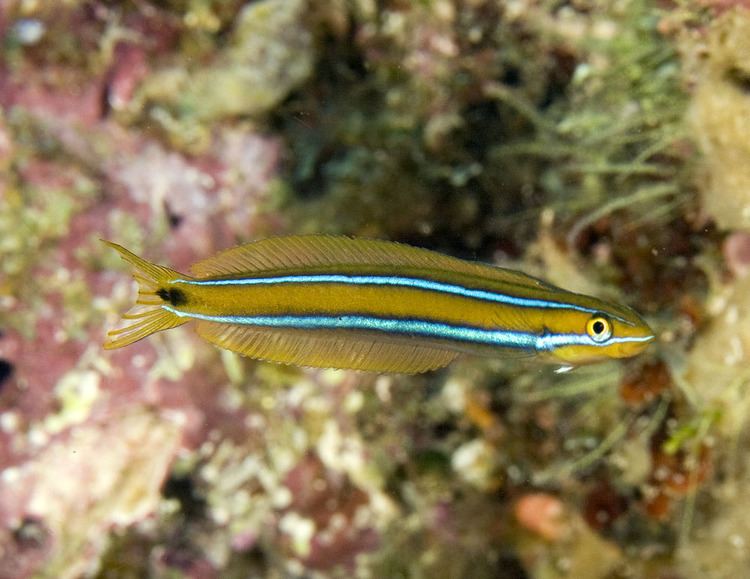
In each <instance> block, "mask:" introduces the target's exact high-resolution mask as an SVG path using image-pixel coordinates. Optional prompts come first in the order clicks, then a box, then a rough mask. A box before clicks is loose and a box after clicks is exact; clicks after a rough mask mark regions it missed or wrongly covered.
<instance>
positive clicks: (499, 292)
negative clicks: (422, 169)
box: [105, 235, 653, 373]
mask: <svg viewBox="0 0 750 579" xmlns="http://www.w3.org/2000/svg"><path fill="white" fill-rule="evenodd" d="M105 243H107V245H109V246H110V247H112V248H113V249H115V250H117V251H118V252H119V253H120V255H121V256H122V257H123V259H125V260H126V261H128V262H129V263H131V264H132V265H133V266H134V268H135V270H136V271H135V273H134V277H135V279H136V280H137V281H138V282H139V284H140V294H139V298H138V301H137V302H136V307H135V308H134V309H133V310H131V311H130V312H128V313H127V314H124V315H123V318H124V319H125V320H128V321H130V322H132V323H131V324H130V325H128V326H126V327H123V328H121V329H118V330H113V331H111V332H109V334H108V336H107V341H106V343H105V347H106V348H119V347H122V346H126V345H128V344H131V343H133V342H135V341H137V340H140V339H142V338H145V337H146V336H149V335H150V334H153V333H154V332H158V331H160V330H166V329H169V328H173V327H175V326H179V325H181V324H184V323H187V322H190V321H195V322H196V324H197V330H198V333H199V334H200V335H201V336H202V337H203V338H205V339H206V340H208V341H210V342H213V343H214V344H216V345H218V346H221V347H222V348H227V349H229V350H233V351H235V352H239V353H240V354H244V355H246V356H250V357H253V358H259V359H264V360H271V361H275V362H281V363H287V364H298V365H303V366H317V367H333V368H354V369H360V370H371V371H379V372H404V373H416V372H424V371H427V370H432V369H435V368H439V367H442V366H445V365H447V364H448V363H449V362H451V360H453V359H454V358H456V357H457V356H459V355H460V354H463V353H469V354H482V355H499V356H502V355H540V356H543V357H545V358H552V359H553V360H556V361H559V362H561V363H563V364H566V365H575V364H581V363H587V362H592V361H596V360H601V359H607V358H623V357H628V356H633V355H635V354H637V353H639V352H641V351H642V350H643V349H644V348H645V347H646V345H647V344H648V343H649V342H650V341H651V340H652V339H653V334H652V332H651V329H650V328H649V327H648V325H647V324H646V323H645V322H644V321H643V320H642V319H641V317H640V316H639V315H638V314H636V313H635V312H634V311H633V310H631V309H630V308H627V307H624V306H619V305H613V304H607V303H605V302H603V301H601V300H599V299H597V298H593V297H589V296H583V295H580V294H575V293H572V292H568V291H565V290H563V289H560V288H556V287H554V286H551V285H549V284H547V283H545V282H542V281H540V280H538V279H536V278H533V277H530V276H528V275H526V274H524V273H521V272H517V271H512V270H507V269H502V268H498V267H493V266H490V265H484V264H479V263H473V262H467V261H463V260H460V259H457V258H453V257H449V256H445V255H442V254H439V253H435V252H432V251H428V250H425V249H418V248H414V247H410V246H406V245H402V244H398V243H393V242H387V241H377V240H364V239H351V238H347V237H336V236H324V235H311V236H298V237H278V238H271V239H266V240H262V241H257V242H254V243H249V244H247V245H243V246H240V247H236V248H234V249H230V250H227V251H224V252H222V253H219V254H218V255H216V256H214V257H212V258H209V259H207V260H205V261H201V262H199V263H197V264H195V265H193V266H192V268H191V269H192V275H191V276H187V275H183V274H180V273H177V272H175V271H173V270H171V269H168V268H166V267H162V266H158V265H155V264H152V263H149V262H147V261H145V260H143V259H141V258H140V257H138V256H136V255H135V254H133V253H131V252H129V251H128V250H127V249H125V248H123V247H121V246H119V245H117V244H115V243H111V242H108V241H107V242H105Z"/></svg>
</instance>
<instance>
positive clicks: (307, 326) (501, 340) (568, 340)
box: [162, 305, 651, 351]
mask: <svg viewBox="0 0 750 579" xmlns="http://www.w3.org/2000/svg"><path fill="white" fill-rule="evenodd" d="M162 308H163V309H165V310H167V311H169V312H171V313H173V314H175V315H177V316H179V317H182V318H192V319H196V320H204V321H208V322H218V323H224V324H242V325H250V326H262V327H273V328H285V329H289V328H294V329H300V330H369V331H377V332H385V333H394V334H406V335H420V336H426V337H430V338H436V339H444V340H458V341H461V342H469V343H474V344H482V345H489V346H497V347H502V348H515V349H519V350H530V351H548V350H553V349H555V348H559V347H562V346H570V345H585V346H602V345H603V344H598V343H596V342H594V341H593V340H592V339H591V338H590V337H589V336H588V335H587V334H543V335H538V334H534V333H531V332H514V331H510V330H486V329H482V328H474V327H469V326H454V325H450V324H444V323H441V322H433V321H429V320H414V319H401V318H376V317H371V316H357V315H343V316H319V315H313V316H212V315H207V314H198V313H187V312H182V311H180V310H177V309H175V308H172V307H170V306H167V305H163V306H162ZM650 339H651V338H647V339H646V338H636V337H622V338H613V339H611V340H610V341H609V342H608V344H607V345H611V344H612V343H622V342H643V341H649V340H650Z"/></svg>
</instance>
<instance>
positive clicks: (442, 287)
mask: <svg viewBox="0 0 750 579" xmlns="http://www.w3.org/2000/svg"><path fill="white" fill-rule="evenodd" d="M172 282H173V283H185V284H189V285H205V286H231V285H270V284H287V283H342V284H352V285H376V286H377V285H391V286H401V287H413V288H417V289H424V290H430V291H437V292H443V293H447V294H453V295H459V296H463V297H467V298H474V299H478V300H484V301H490V302H495V303H501V304H507V305H511V306H518V307H522V308H544V309H566V310H576V311H579V312H585V313H589V314H595V313H598V312H599V310H596V309H593V308H587V307H585V306H579V305H576V304H570V303H565V302H556V301H550V300H542V299H534V298H522V297H516V296H510V295H507V294H503V293H497V292H491V291H486V290H478V289H472V288H467V287H463V286H460V285H455V284H450V283H443V282H439V281H432V280H429V279H421V278H412V277H399V276H376V275H341V274H316V275H284V276H278V277H258V278H240V279H218V280H211V279H207V280H201V279H197V280H188V279H176V280H172ZM609 315H610V316H611V317H613V318H616V319H618V320H620V321H621V322H624V323H626V324H628V325H632V324H631V323H630V322H629V321H627V320H624V319H622V318H620V317H619V316H616V315H613V314H611V313H610V314H609Z"/></svg>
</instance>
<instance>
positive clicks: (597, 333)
mask: <svg viewBox="0 0 750 579" xmlns="http://www.w3.org/2000/svg"><path fill="white" fill-rule="evenodd" d="M586 333H587V334H588V335H589V337H590V338H591V339H592V340H594V342H597V343H601V342H604V341H606V340H609V338H610V337H612V322H610V321H609V320H608V319H607V318H605V317H604V316H600V315H597V316H593V317H592V318H591V319H590V320H589V321H588V322H586Z"/></svg>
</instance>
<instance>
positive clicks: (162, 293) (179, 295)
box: [156, 287, 187, 306]
mask: <svg viewBox="0 0 750 579" xmlns="http://www.w3.org/2000/svg"><path fill="white" fill-rule="evenodd" d="M156 295H157V296H159V297H160V298H161V299H163V300H164V301H165V302H169V303H170V304H172V305H173V306H184V305H185V304H186V303H187V296H186V295H185V292H184V291H182V290H180V289H177V288H174V287H173V288H169V289H167V288H164V287H162V288H159V289H158V290H156Z"/></svg>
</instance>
